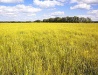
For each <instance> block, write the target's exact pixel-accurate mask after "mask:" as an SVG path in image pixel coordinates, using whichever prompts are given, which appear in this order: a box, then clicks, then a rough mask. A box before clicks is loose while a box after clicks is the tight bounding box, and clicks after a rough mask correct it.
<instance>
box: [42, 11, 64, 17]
mask: <svg viewBox="0 0 98 75" xmlns="http://www.w3.org/2000/svg"><path fill="white" fill-rule="evenodd" d="M63 16H65V13H64V12H63V11H55V12H52V13H47V14H44V15H43V18H42V19H45V18H55V17H63Z"/></svg>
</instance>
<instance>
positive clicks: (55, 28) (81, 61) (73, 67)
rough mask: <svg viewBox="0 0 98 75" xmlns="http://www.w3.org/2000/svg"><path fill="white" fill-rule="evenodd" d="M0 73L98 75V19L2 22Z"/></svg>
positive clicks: (22, 74) (16, 74) (0, 27)
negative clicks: (81, 21)
mask: <svg viewBox="0 0 98 75" xmlns="http://www.w3.org/2000/svg"><path fill="white" fill-rule="evenodd" d="M0 75H98V23H70V24H69V23H0Z"/></svg>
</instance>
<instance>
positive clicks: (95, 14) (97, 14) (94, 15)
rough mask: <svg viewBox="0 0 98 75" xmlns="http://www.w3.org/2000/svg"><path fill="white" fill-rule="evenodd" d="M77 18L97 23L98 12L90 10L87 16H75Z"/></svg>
mask: <svg viewBox="0 0 98 75" xmlns="http://www.w3.org/2000/svg"><path fill="white" fill-rule="evenodd" d="M77 16H79V17H90V18H91V19H92V20H94V21H98V10H90V11H88V13H87V15H77Z"/></svg>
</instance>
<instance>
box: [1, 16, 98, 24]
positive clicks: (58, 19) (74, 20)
mask: <svg viewBox="0 0 98 75" xmlns="http://www.w3.org/2000/svg"><path fill="white" fill-rule="evenodd" d="M33 22H42V23H43V22H46V23H98V21H92V20H91V18H89V17H87V18H84V17H77V16H74V17H69V16H67V17H55V18H48V19H43V20H35V21H0V23H33Z"/></svg>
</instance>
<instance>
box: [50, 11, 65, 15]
mask: <svg viewBox="0 0 98 75" xmlns="http://www.w3.org/2000/svg"><path fill="white" fill-rule="evenodd" d="M64 14H65V13H64V12H63V11H57V12H53V13H51V16H62V15H64Z"/></svg>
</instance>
